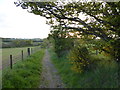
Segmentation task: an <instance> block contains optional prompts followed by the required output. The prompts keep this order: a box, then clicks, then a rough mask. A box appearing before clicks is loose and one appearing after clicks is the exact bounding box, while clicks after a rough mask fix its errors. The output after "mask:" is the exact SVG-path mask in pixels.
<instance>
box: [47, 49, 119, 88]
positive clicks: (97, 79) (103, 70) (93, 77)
mask: <svg viewBox="0 0 120 90" xmlns="http://www.w3.org/2000/svg"><path fill="white" fill-rule="evenodd" d="M49 51H50V54H51V60H52V61H53V63H54V64H55V66H56V68H57V69H58V71H59V74H60V75H61V78H62V80H63V82H64V83H65V84H66V87H68V88H117V87H118V76H117V75H118V74H117V73H118V72H117V70H118V69H117V64H116V63H115V62H114V61H113V62H108V61H105V62H100V63H98V65H97V67H96V68H94V69H93V70H90V71H87V72H84V73H76V72H74V71H72V70H71V67H72V65H71V64H70V63H69V61H68V59H67V58H66V56H63V57H60V58H58V57H57V55H56V54H55V53H54V51H53V50H52V49H50V50H49ZM96 58H97V57H96Z"/></svg>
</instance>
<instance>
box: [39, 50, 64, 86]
mask: <svg viewBox="0 0 120 90" xmlns="http://www.w3.org/2000/svg"><path fill="white" fill-rule="evenodd" d="M42 64H43V70H42V75H41V85H40V87H39V88H63V87H64V85H63V83H62V81H61V79H60V76H59V75H58V73H57V70H56V68H55V67H54V65H53V64H52V62H51V60H50V55H49V52H48V50H46V52H45V56H44V58H43V61H42Z"/></svg>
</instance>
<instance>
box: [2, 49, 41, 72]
mask: <svg viewBox="0 0 120 90" xmlns="http://www.w3.org/2000/svg"><path fill="white" fill-rule="evenodd" d="M40 49H41V47H32V48H26V49H24V50H22V49H21V50H19V52H18V53H16V54H9V56H6V57H4V59H3V58H2V67H1V66H0V70H1V69H4V68H7V67H10V68H11V69H12V66H13V65H14V64H16V63H18V62H19V61H22V60H25V59H26V58H28V57H29V56H30V55H32V54H34V53H35V52H37V51H39V50H40Z"/></svg>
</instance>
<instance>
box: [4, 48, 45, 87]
mask: <svg viewBox="0 0 120 90" xmlns="http://www.w3.org/2000/svg"><path fill="white" fill-rule="evenodd" d="M43 56H44V49H41V50H40V51H38V52H36V53H35V54H33V55H31V56H30V57H29V58H27V59H26V60H23V62H19V63H17V64H16V65H14V67H13V69H12V70H10V69H6V70H4V71H3V80H2V81H3V83H2V87H3V88H36V87H38V86H39V84H40V75H41V70H42V64H41V60H42V58H43Z"/></svg>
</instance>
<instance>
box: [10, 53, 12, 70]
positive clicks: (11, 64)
mask: <svg viewBox="0 0 120 90" xmlns="http://www.w3.org/2000/svg"><path fill="white" fill-rule="evenodd" d="M10 68H11V69H12V55H10Z"/></svg>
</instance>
